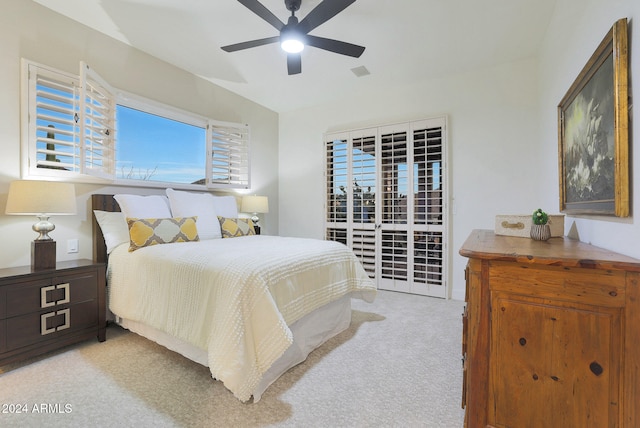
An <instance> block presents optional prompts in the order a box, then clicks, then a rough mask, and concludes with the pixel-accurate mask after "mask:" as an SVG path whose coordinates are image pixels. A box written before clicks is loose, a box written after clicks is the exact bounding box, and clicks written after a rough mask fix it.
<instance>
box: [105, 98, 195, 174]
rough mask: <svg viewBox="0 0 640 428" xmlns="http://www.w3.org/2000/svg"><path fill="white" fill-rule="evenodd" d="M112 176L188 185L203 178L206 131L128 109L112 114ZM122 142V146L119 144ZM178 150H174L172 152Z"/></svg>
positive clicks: (122, 107) (121, 109)
mask: <svg viewBox="0 0 640 428" xmlns="http://www.w3.org/2000/svg"><path fill="white" fill-rule="evenodd" d="M116 123H117V124H118V129H117V133H116V153H117V155H116V158H117V162H116V175H117V176H118V178H121V177H122V176H123V172H124V174H128V173H132V174H133V177H131V178H137V179H140V178H142V176H143V175H145V174H147V173H148V172H149V171H154V170H155V172H154V173H153V175H152V176H151V178H150V179H151V180H153V181H167V182H177V183H192V182H194V181H197V180H200V179H202V178H204V177H205V164H206V161H205V146H206V130H205V129H204V128H199V127H197V126H193V125H188V124H185V123H181V122H177V121H175V120H170V119H166V118H163V117H160V116H155V115H152V114H149V113H144V112H141V111H139V110H135V109H132V108H129V107H124V106H121V105H118V107H117V110H116ZM123 142H125V144H123ZM176 148H178V150H176Z"/></svg>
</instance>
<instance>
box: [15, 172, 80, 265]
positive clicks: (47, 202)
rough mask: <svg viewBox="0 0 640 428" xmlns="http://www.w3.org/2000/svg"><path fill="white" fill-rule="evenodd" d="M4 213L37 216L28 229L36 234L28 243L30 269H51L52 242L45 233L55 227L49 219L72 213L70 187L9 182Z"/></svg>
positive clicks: (53, 259)
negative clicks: (29, 248)
mask: <svg viewBox="0 0 640 428" xmlns="http://www.w3.org/2000/svg"><path fill="white" fill-rule="evenodd" d="M5 213H6V214H11V215H35V216H36V217H38V220H39V221H38V222H37V223H35V224H34V225H33V227H32V228H33V230H34V231H36V232H38V233H39V234H40V235H39V236H38V237H37V238H36V239H35V240H34V241H33V242H32V243H31V269H33V270H42V269H54V268H55V267H56V241H54V240H53V239H51V237H50V236H49V232H51V231H52V230H54V229H55V225H54V224H53V223H51V222H50V221H49V216H52V215H72V214H75V213H76V195H75V188H74V186H73V184H72V183H61V182H56V181H35V180H34V181H32V180H17V181H12V182H11V183H10V184H9V196H8V198H7V208H6V210H5Z"/></svg>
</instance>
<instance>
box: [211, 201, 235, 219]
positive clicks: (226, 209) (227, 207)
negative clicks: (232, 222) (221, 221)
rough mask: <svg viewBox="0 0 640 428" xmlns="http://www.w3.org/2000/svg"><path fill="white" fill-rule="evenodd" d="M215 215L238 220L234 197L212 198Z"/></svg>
mask: <svg viewBox="0 0 640 428" xmlns="http://www.w3.org/2000/svg"><path fill="white" fill-rule="evenodd" d="M213 203H214V207H215V209H216V214H217V215H219V216H220V217H226V218H238V201H236V197H235V196H213Z"/></svg>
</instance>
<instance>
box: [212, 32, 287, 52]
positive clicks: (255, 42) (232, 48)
mask: <svg viewBox="0 0 640 428" xmlns="http://www.w3.org/2000/svg"><path fill="white" fill-rule="evenodd" d="M279 41H280V36H273V37H267V38H266V39H258V40H251V41H248V42H242V43H236V44H234V45H227V46H222V50H223V51H226V52H235V51H240V50H242V49H249V48H255V47H257V46H263V45H268V44H270V43H276V42H279Z"/></svg>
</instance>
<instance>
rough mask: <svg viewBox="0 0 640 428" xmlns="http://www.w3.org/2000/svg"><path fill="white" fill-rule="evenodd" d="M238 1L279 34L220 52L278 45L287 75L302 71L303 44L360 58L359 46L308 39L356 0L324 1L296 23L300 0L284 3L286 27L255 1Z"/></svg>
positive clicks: (319, 38)
mask: <svg viewBox="0 0 640 428" xmlns="http://www.w3.org/2000/svg"><path fill="white" fill-rule="evenodd" d="M238 1H239V2H240V3H242V4H243V5H244V6H246V7H247V8H248V9H249V10H251V11H252V12H253V13H255V14H256V15H258V16H259V17H260V18H262V19H264V20H265V21H267V22H268V23H269V24H271V25H272V26H273V27H275V29H276V30H278V31H280V35H279V36H274V37H267V38H265V39H258V40H251V41H248V42H242V43H236V44H233V45H228V46H223V47H222V49H223V50H224V51H226V52H235V51H239V50H243V49H249V48H254V47H257V46H263V45H268V44H270V43H277V42H280V46H281V47H282V49H283V50H284V51H285V52H287V70H288V72H289V74H290V75H291V74H299V73H301V72H302V60H301V56H300V52H301V51H302V50H303V49H304V47H305V45H309V46H313V47H315V48H320V49H324V50H327V51H331V52H335V53H338V54H341V55H347V56H352V57H355V58H358V57H360V55H362V52H364V49H365V48H364V47H362V46H358V45H353V44H351V43H346V42H341V41H339V40H333V39H326V38H324V37H317V36H312V35H310V34H309V32H310V31H311V30H313V29H314V28H316V27H318V26H320V25H322V24H324V23H325V22H327V21H328V20H330V19H331V18H333V17H334V16H336V15H337V14H338V13H340V12H342V11H343V10H344V9H346V8H347V7H348V6H349V5H351V4H352V3H354V2H355V1H356V0H324V1H323V2H322V3H320V4H319V5H318V6H316V7H315V8H314V9H313V10H312V11H311V12H309V13H308V14H307V16H305V17H304V19H303V20H302V21H300V22H298V18H297V17H296V15H295V13H296V11H297V10H299V9H300V3H301V2H302V0H284V4H285V6H286V8H287V10H290V11H291V16H290V17H289V20H288V21H287V23H286V24H285V23H284V22H282V21H281V20H280V19H278V17H276V16H275V15H274V14H273V13H271V11H269V9H267V8H266V7H265V6H264V5H262V3H260V2H259V1H258V0H238Z"/></svg>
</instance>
